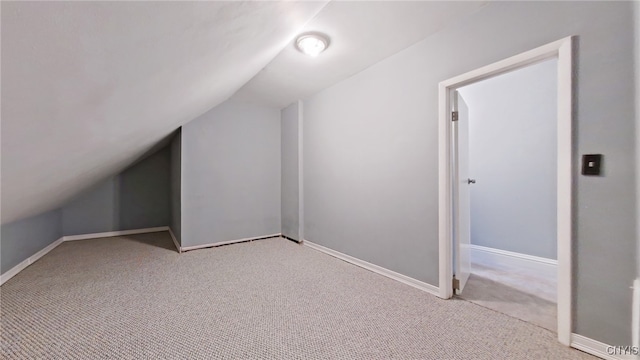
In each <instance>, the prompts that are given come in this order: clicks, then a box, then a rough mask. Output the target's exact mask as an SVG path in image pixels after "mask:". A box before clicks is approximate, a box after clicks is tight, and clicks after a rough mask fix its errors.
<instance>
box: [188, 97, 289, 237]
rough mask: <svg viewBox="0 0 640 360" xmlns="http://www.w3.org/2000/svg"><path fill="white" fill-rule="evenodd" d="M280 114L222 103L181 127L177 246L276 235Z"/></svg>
mask: <svg viewBox="0 0 640 360" xmlns="http://www.w3.org/2000/svg"><path fill="white" fill-rule="evenodd" d="M280 226H281V220H280V111H279V110H278V109H271V108H265V107H261V106H257V105H249V104H243V103H240V102H235V101H233V100H231V101H227V102H225V103H223V104H221V105H219V106H217V107H215V108H214V109H212V110H210V111H208V112H207V113H205V114H203V115H201V116H200V117H198V118H197V119H195V120H194V121H191V122H189V123H188V124H186V125H185V126H184V127H183V128H182V246H193V245H203V244H211V243H215V242H220V241H229V240H237V239H243V238H248V237H257V236H263V235H270V234H276V233H280V232H281V230H280Z"/></svg>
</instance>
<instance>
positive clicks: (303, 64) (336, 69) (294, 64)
mask: <svg viewBox="0 0 640 360" xmlns="http://www.w3.org/2000/svg"><path fill="white" fill-rule="evenodd" d="M485 5H487V2H486V1H485V2H482V1H474V2H463V1H333V2H331V3H329V4H328V5H327V6H326V7H325V8H324V9H323V10H322V11H321V12H320V13H319V14H318V16H316V17H315V18H314V19H313V20H311V21H310V22H309V23H308V24H307V25H306V26H305V28H304V30H303V32H320V33H324V34H325V35H327V36H328V37H329V38H330V45H329V47H328V48H327V50H326V51H325V52H324V53H322V54H320V55H319V56H318V57H316V58H312V57H307V56H304V55H302V54H301V53H300V52H298V51H297V50H296V48H295V40H293V41H291V42H290V43H289V45H288V46H287V47H286V48H285V49H284V50H283V51H282V52H281V53H280V54H279V55H278V56H277V57H276V58H275V59H274V60H273V61H272V62H271V63H269V65H267V66H266V67H265V68H264V69H263V70H262V71H261V72H260V73H259V74H258V75H256V77H254V78H253V79H252V80H251V81H250V82H249V83H247V85H245V86H244V87H243V88H242V89H240V91H238V94H236V96H237V97H238V98H241V99H245V100H247V101H252V102H256V103H261V104H263V105H270V106H276V107H279V108H283V107H285V106H287V105H289V104H291V103H292V102H294V101H296V100H299V99H304V98H306V97H308V96H310V95H313V94H315V93H316V92H318V91H320V90H322V89H324V88H327V87H329V86H331V85H333V84H335V83H337V82H339V81H341V80H344V79H346V78H347V77H349V76H351V75H354V74H356V73H358V72H360V71H362V70H364V69H366V68H367V67H369V66H371V65H373V64H375V63H377V62H379V61H381V60H383V59H384V58H386V57H389V56H391V55H393V54H395V53H397V52H398V51H400V50H402V49H405V48H407V47H409V46H411V45H412V44H414V43H416V42H418V41H420V40H422V39H424V38H426V37H427V36H429V35H432V34H434V33H436V32H437V31H439V30H441V29H443V28H445V27H446V26H448V25H449V24H451V23H452V22H454V21H462V19H463V18H464V17H466V16H468V15H470V14H473V13H475V12H477V11H478V10H480V9H481V8H482V7H484V6H485Z"/></svg>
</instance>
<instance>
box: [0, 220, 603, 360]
mask: <svg viewBox="0 0 640 360" xmlns="http://www.w3.org/2000/svg"><path fill="white" fill-rule="evenodd" d="M171 248H172V246H171V240H170V238H169V236H168V234H166V233H156V234H144V235H135V236H129V237H117V238H109V239H99V240H85V241H75V242H67V243H63V244H62V245H60V246H59V247H58V248H56V249H55V250H53V251H52V252H51V253H49V254H48V255H46V256H44V257H43V258H42V259H40V260H39V261H37V262H36V263H35V264H33V265H31V266H29V267H28V268H27V269H25V270H24V271H23V272H21V273H20V274H18V275H17V276H16V277H14V278H13V279H11V280H9V281H8V282H6V283H5V284H4V285H3V286H2V288H1V292H2V294H1V296H2V304H1V325H2V335H1V339H2V346H1V349H0V357H2V358H4V359H34V358H38V359H216V358H227V359H258V358H260V359H287V358H297V359H332V358H342V359H389V358H398V359H496V358H509V359H587V358H592V357H590V356H588V355H586V354H584V353H582V352H580V351H577V350H572V349H569V348H566V347H564V346H562V345H560V344H559V343H558V342H557V341H556V339H555V334H553V333H552V332H550V331H547V330H545V329H542V328H540V327H537V326H534V325H531V324H528V323H526V322H523V321H520V320H518V319H515V318H512V317H509V316H506V315H503V314H500V313H497V312H494V311H491V310H488V309H485V308H483V307H480V306H478V305H475V304H473V303H470V302H467V301H463V300H441V299H438V298H437V297H435V296H433V295H430V294H427V293H424V292H422V291H419V290H417V289H414V288H412V287H410V286H406V285H404V284H402V283H399V282H396V281H394V280H391V279H388V278H385V277H382V276H380V275H377V274H375V273H372V272H369V271H367V270H364V269H361V268H358V267H356V266H353V265H350V264H348V263H346V262H343V261H340V260H338V259H335V258H332V257H330V256H328V255H325V254H322V253H319V252H317V251H315V250H312V249H310V248H307V247H303V246H300V245H297V244H294V243H292V242H290V241H288V240H284V239H279V238H278V239H270V240H260V241H254V242H251V243H243V244H236V245H229V246H223V247H218V248H214V249H204V250H197V251H191V252H187V253H183V254H178V253H177V252H175V250H172V249H171Z"/></svg>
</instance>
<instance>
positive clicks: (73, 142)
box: [1, 1, 484, 223]
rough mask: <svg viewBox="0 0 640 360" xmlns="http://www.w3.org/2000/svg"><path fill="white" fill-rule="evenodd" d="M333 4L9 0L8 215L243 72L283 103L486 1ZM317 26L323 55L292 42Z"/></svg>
mask: <svg viewBox="0 0 640 360" xmlns="http://www.w3.org/2000/svg"><path fill="white" fill-rule="evenodd" d="M325 5H326V3H325V2H324V1H322V2H293V1H290V2H5V1H3V2H2V4H1V12H2V15H1V19H2V24H1V30H2V55H1V59H2V79H1V81H2V83H1V86H2V95H1V101H2V113H1V115H2V123H1V141H2V143H1V156H2V158H1V162H2V164H1V171H2V172H1V176H2V178H1V181H2V189H1V190H2V193H1V195H2V203H1V205H2V207H1V210H2V215H1V217H2V223H7V222H10V221H13V220H17V219H20V218H23V217H26V216H31V215H34V214H37V213H40V212H42V211H46V210H50V209H54V208H56V207H58V206H60V205H62V204H63V203H64V202H65V201H67V200H68V199H70V198H71V197H73V196H75V195H76V194H78V193H79V192H80V191H82V190H84V189H86V188H88V187H90V186H92V185H93V184H95V183H96V182H98V181H100V180H101V179H104V178H106V177H107V176H110V175H113V174H116V173H118V172H119V171H121V170H122V169H124V168H125V167H126V166H127V165H129V164H131V163H132V162H133V161H135V160H136V159H137V158H139V157H140V156H141V155H142V154H144V153H145V152H146V151H148V150H149V149H150V148H152V147H153V146H154V144H157V143H158V141H160V140H161V139H162V138H163V137H165V136H167V135H168V134H170V133H171V132H172V131H173V130H175V129H176V128H177V127H179V126H181V125H183V124H185V123H187V122H188V121H190V120H192V119H194V118H195V117H197V116H198V115H200V114H202V113H203V112H205V111H206V110H208V109H210V108H212V107H214V106H216V105H218V104H219V103H221V102H222V101H224V100H226V99H227V98H229V97H230V96H231V95H232V94H234V93H235V92H236V91H238V89H240V88H241V87H242V86H243V85H244V84H247V85H246V86H245V87H244V88H242V89H241V90H240V91H239V92H238V94H237V96H238V97H240V98H244V99H247V100H251V101H254V102H259V103H263V104H268V105H272V106H277V107H283V106H286V105H288V104H289V103H291V102H293V101H295V100H296V99H300V98H304V97H306V96H308V95H311V94H313V93H315V92H317V91H318V90H321V89H323V88H325V87H328V86H330V85H332V84H334V83H336V82H338V81H340V80H343V79H345V78H346V77H348V76H351V75H353V74H355V73H357V72H359V71H361V70H363V69H365V68H367V67H368V66H370V65H372V64H374V63H376V62H378V61H379V60H381V59H383V58H385V57H387V56H389V55H391V54H393V53H395V52H397V51H399V50H401V49H403V48H406V47H407V46H409V45H411V44H413V43H415V42H416V41H418V40H420V39H422V38H424V37H426V36H428V35H430V34H432V33H434V32H436V31H438V30H439V29H441V28H443V27H444V26H446V25H447V23H450V22H451V21H454V20H456V19H460V18H461V17H463V16H466V15H468V14H470V13H472V12H474V11H476V10H478V9H479V8H480V7H481V6H483V5H484V3H479V2H470V3H467V2H395V1H394V2H333V3H330V4H329V5H327V6H326V7H325V8H324V9H323V7H324V6H325ZM316 14H318V15H317V17H315V16H316ZM314 17H315V18H314ZM311 19H313V20H312V21H311V22H309V20H311ZM307 23H308V24H307ZM305 24H307V26H306V27H305ZM311 30H314V31H321V32H324V33H326V34H327V35H329V36H330V37H331V41H332V42H331V45H330V47H329V49H328V50H327V51H326V52H325V53H323V54H321V55H320V56H319V57H317V58H307V57H304V56H302V55H301V54H299V53H298V52H297V51H295V50H294V48H293V40H294V39H295V36H296V35H298V34H300V33H301V32H304V31H311ZM283 49H284V50H283ZM267 65H268V66H267ZM265 66H266V67H265ZM261 69H262V71H260V70H261ZM256 74H257V76H256ZM254 76H255V77H254ZM247 82H248V83H247Z"/></svg>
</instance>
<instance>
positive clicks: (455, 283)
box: [452, 275, 460, 293]
mask: <svg viewBox="0 0 640 360" xmlns="http://www.w3.org/2000/svg"><path fill="white" fill-rule="evenodd" d="M452 285H453V292H454V293H455V292H456V290H460V280H458V279H456V276H455V275H454V276H453V281H452Z"/></svg>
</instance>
